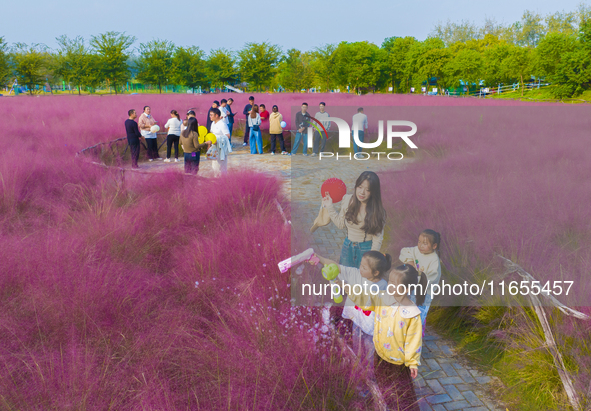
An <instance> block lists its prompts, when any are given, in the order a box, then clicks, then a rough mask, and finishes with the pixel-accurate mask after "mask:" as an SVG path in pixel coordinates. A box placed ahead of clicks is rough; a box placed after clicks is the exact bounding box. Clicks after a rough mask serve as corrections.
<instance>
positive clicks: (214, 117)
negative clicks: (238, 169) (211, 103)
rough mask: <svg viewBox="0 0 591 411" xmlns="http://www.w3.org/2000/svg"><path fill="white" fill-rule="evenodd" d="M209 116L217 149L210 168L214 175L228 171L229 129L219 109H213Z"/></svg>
mask: <svg viewBox="0 0 591 411" xmlns="http://www.w3.org/2000/svg"><path fill="white" fill-rule="evenodd" d="M210 116H211V121H212V123H211V132H212V133H213V134H215V137H216V142H215V146H216V148H217V151H218V159H217V160H214V163H213V164H212V165H211V168H212V170H213V172H214V174H215V176H216V177H219V176H220V175H221V174H226V173H227V172H228V156H229V154H230V153H231V152H232V146H231V145H230V130H229V129H228V125H227V124H226V123H225V122H224V121H223V120H222V118H221V113H220V110H219V109H213V110H211V113H210Z"/></svg>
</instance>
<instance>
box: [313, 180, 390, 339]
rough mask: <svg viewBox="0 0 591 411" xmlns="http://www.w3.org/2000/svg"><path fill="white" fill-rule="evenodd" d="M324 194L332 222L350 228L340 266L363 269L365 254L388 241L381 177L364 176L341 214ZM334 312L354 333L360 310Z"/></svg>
mask: <svg viewBox="0 0 591 411" xmlns="http://www.w3.org/2000/svg"><path fill="white" fill-rule="evenodd" d="M323 194H324V196H323V198H322V206H323V207H325V208H327V209H328V214H329V216H330V219H331V221H332V222H333V223H334V224H335V225H336V226H337V227H338V228H340V229H343V228H346V229H347V237H346V238H345V242H344V243H343V248H342V249H341V258H340V261H339V264H341V265H344V266H347V267H354V268H359V267H360V265H361V260H362V257H363V255H364V254H365V253H366V252H368V251H372V250H373V251H378V252H379V251H380V248H381V247H382V241H383V239H384V226H385V225H386V210H385V209H384V206H383V205H382V193H381V188H380V178H379V177H378V175H377V174H376V173H374V172H373V171H364V172H363V173H361V175H360V176H359V177H358V178H357V181H356V182H355V190H354V193H353V194H348V195H345V196H344V197H343V199H342V202H341V210H340V212H339V213H337V212H336V210H335V208H334V205H333V202H332V198H331V197H330V194H329V193H328V192H327V193H323ZM330 311H331V315H332V317H333V319H334V321H335V324H336V325H337V328H341V327H344V328H341V331H345V332H348V333H353V331H354V330H353V323H352V320H354V319H355V318H357V317H358V316H359V315H360V314H359V312H358V311H359V310H358V307H355V306H351V305H345V306H344V307H343V308H341V307H336V306H335V307H332V308H331V310H330ZM343 320H345V321H343ZM347 320H348V321H347Z"/></svg>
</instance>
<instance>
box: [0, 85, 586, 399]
mask: <svg viewBox="0 0 591 411" xmlns="http://www.w3.org/2000/svg"><path fill="white" fill-rule="evenodd" d="M229 96H232V97H234V98H235V99H236V103H235V104H234V111H235V112H238V113H240V114H238V115H237V117H238V118H244V116H243V115H242V114H241V113H242V109H243V107H244V105H245V104H246V103H247V99H248V95H246V94H240V95H236V94H232V95H230V94H228V95H210V96H194V95H162V96H159V95H133V96H131V95H121V96H104V97H98V96H83V97H78V96H55V97H46V96H43V97H24V96H21V97H18V98H2V99H0V113H1V114H0V130H1V137H0V143H1V144H2V150H1V151H0V232H1V236H0V273H2V274H0V312H1V313H2V314H1V315H0V330H1V332H0V363H1V364H2V368H1V370H0V403H1V404H2V407H3V408H7V409H27V410H47V409H56V410H80V409H88V410H105V409H112V410H124V409H191V410H193V409H196V410H197V409H203V410H212V409H222V408H223V409H228V408H229V409H278V408H283V407H284V408H285V409H298V408H302V409H317V408H319V409H321V408H331V407H332V408H334V409H347V408H349V409H351V408H356V406H355V405H354V404H352V402H351V401H352V400H351V398H352V396H353V395H354V394H352V392H353V393H354V390H351V387H354V386H355V385H356V383H357V381H356V379H357V378H358V374H357V371H356V370H355V369H354V367H353V365H351V364H348V363H346V362H344V361H342V358H341V356H340V353H335V352H334V350H332V348H331V347H332V345H331V344H332V342H331V341H330V340H327V339H326V338H324V335H323V334H322V332H321V330H320V328H321V327H318V325H319V324H320V321H319V315H318V313H317V312H316V311H315V310H312V309H305V308H294V307H292V306H291V303H290V296H291V293H290V289H289V287H288V284H289V277H288V276H287V275H286V274H280V273H279V271H278V269H277V262H279V261H280V260H283V259H285V258H287V257H288V256H289V255H290V253H291V232H290V229H289V228H286V226H284V224H283V219H282V217H281V215H280V214H279V213H278V211H277V209H276V206H275V203H274V200H275V199H278V200H279V201H280V202H282V203H283V205H284V207H285V208H286V209H287V212H288V215H289V207H288V205H287V204H285V202H284V199H282V198H280V197H279V194H278V192H279V188H280V187H279V184H280V183H279V181H278V180H276V179H272V178H269V177H266V176H263V175H258V174H245V173H243V174H237V175H231V176H230V177H228V178H225V179H221V180H215V181H202V182H198V181H197V180H195V179H193V178H190V177H185V176H183V175H180V174H177V173H168V174H162V175H136V174H130V173H125V174H124V175H122V174H121V173H120V172H119V171H114V170H105V169H103V168H100V167H96V166H93V165H91V164H87V163H84V162H81V161H79V160H77V159H76V158H75V157H74V154H75V153H76V152H77V151H79V150H80V149H82V148H84V147H87V146H90V145H93V144H96V143H98V142H101V141H108V140H112V139H115V138H118V137H123V136H124V129H123V122H124V120H125V119H126V118H127V110H128V109H130V108H135V109H137V110H138V111H141V110H142V108H143V106H144V105H150V106H152V109H153V114H154V116H155V117H156V119H157V120H159V121H160V125H161V126H163V125H164V123H165V122H166V120H167V119H168V118H169V117H170V115H169V112H170V110H171V109H176V110H178V111H179V112H180V113H181V114H183V115H184V112H185V110H186V109H188V108H193V107H195V108H196V111H197V112H198V119H199V121H200V122H204V121H205V114H206V113H207V109H208V107H209V106H210V103H211V101H212V100H213V99H217V100H219V99H221V98H223V97H229ZM255 97H256V102H257V103H265V104H266V105H267V107H268V108H270V106H272V105H273V104H278V105H279V106H280V109H281V111H283V112H284V113H289V111H290V109H291V106H292V105H295V106H297V105H299V104H300V103H301V102H303V101H306V102H308V104H310V107H311V109H310V111H311V112H312V113H315V111H316V107H315V106H317V104H318V103H319V102H320V101H325V102H326V103H327V111H329V112H330V106H331V105H333V106H336V105H339V106H343V105H352V106H357V105H358V106H371V105H375V106H385V105H397V106H404V105H409V106H410V105H412V106H414V105H417V106H421V105H438V104H442V105H458V106H462V107H464V106H471V105H475V106H481V105H497V104H498V105H511V106H512V107H517V106H521V105H524V103H517V102H511V103H507V102H497V101H484V100H475V99H451V98H442V97H439V98H438V97H422V96H396V95H394V96H391V95H375V96H372V95H369V96H353V95H344V94H274V95H268V94H255ZM284 107H285V108H284ZM458 109H460V107H459V108H458ZM286 117H288V116H286ZM430 121H431V120H430ZM442 121H443V119H442ZM486 121H489V120H488V119H487V120H486ZM491 122H492V120H491ZM431 125H432V129H433V130H434V131H433V132H432V133H430V134H426V135H425V136H423V137H421V139H420V140H419V141H420V142H421V145H420V147H421V148H422V149H424V150H425V152H427V151H430V152H431V154H432V155H433V158H432V159H429V160H428V161H422V162H420V163H419V162H417V163H416V165H413V166H411V167H409V168H408V169H407V170H406V171H404V172H402V173H400V174H399V175H397V176H396V180H395V181H392V182H391V184H387V183H386V182H387V181H388V177H387V176H383V178H384V183H383V186H384V187H390V188H389V189H385V191H386V193H385V198H386V201H387V202H388V204H389V207H395V208H396V209H398V210H399V211H400V218H398V219H395V220H394V221H396V224H397V226H396V228H395V229H396V230H397V235H396V236H392V241H393V243H392V247H393V248H396V247H399V246H408V245H412V244H414V242H415V241H416V236H417V235H418V232H420V230H422V229H423V228H426V227H430V228H434V229H436V230H438V231H441V232H442V233H443V235H444V246H443V251H444V257H443V258H444V262H446V264H450V257H451V256H453V255H455V254H454V252H455V251H454V250H456V249H461V250H464V249H466V250H468V251H466V253H469V255H470V258H469V262H470V264H473V263H474V261H484V262H487V261H489V259H490V258H491V250H497V249H499V247H500V250H501V251H503V252H504V253H506V254H510V255H511V257H514V258H515V260H516V261H517V262H519V263H520V264H522V265H523V266H524V267H525V268H526V269H527V270H531V272H532V273H534V274H535V275H540V276H543V275H545V272H547V271H550V270H554V271H556V270H559V269H562V270H565V269H568V270H570V271H569V272H572V273H575V274H577V275H581V276H582V275H583V273H584V272H585V271H583V269H585V267H588V264H589V256H588V248H586V247H584V244H585V243H584V241H586V240H585V239H588V237H586V234H585V231H584V229H585V227H587V226H585V224H588V221H589V219H588V207H587V208H586V207H585V205H588V204H589V201H588V200H589V198H588V191H585V190H584V189H581V188H582V187H585V182H586V179H585V175H587V176H588V175H589V174H588V172H589V170H588V166H587V165H588V164H589V162H588V161H587V160H588V154H587V153H588V151H585V150H584V148H585V147H584V145H583V141H584V140H583V138H584V137H583V135H582V134H581V135H578V137H577V139H576V140H573V141H574V142H573V141H570V142H567V143H565V144H566V146H562V147H560V148H552V149H542V148H540V147H539V141H537V140H536V139H535V138H534V136H533V135H532V136H530V137H527V138H524V139H518V140H516V141H513V140H508V138H509V137H507V136H510V135H512V134H511V133H510V130H506V133H505V135H504V136H499V140H498V141H497V140H494V141H496V143H495V144H493V146H492V147H489V145H487V144H483V143H479V142H478V140H476V139H474V138H473V136H472V135H470V134H469V133H465V134H462V131H461V127H458V132H457V134H454V140H453V141H452V140H450V139H449V135H448V134H443V133H438V132H437V127H436V125H437V123H435V122H433V123H431ZM573 127H574V126H573ZM576 130H579V128H576ZM541 131H544V130H541ZM557 131H558V130H557ZM501 134H503V133H501ZM460 141H461V142H463V144H464V146H463V148H462V150H460V151H459V152H457V153H456V152H454V151H453V150H455V149H456V147H457V143H458V142H460ZM490 141H492V140H490ZM527 141H529V142H530V143H531V144H533V145H534V149H533V150H534V151H533V152H532V153H531V156H530V157H527V156H526V158H525V161H524V162H523V164H521V162H522V158H521V157H523V156H524V155H525V154H524V153H525V152H524V151H523V150H524V147H523V145H524V144H525V142H527ZM536 144H537V145H536ZM495 150H496V151H495ZM489 151H491V152H492V153H495V152H496V153H498V152H500V151H503V152H508V153H509V154H508V155H507V158H506V159H505V160H501V161H500V162H497V161H496V159H494V158H493V157H490V158H488V157H487V152H489ZM536 159H542V160H544V164H543V168H542V169H540V165H539V164H538V161H537V160H536ZM493 160H494V161H493ZM532 169H534V170H539V171H538V172H532ZM425 173H426V174H425ZM513 175H518V176H520V177H524V178H525V180H514V179H512V178H511V176H513ZM469 176H478V178H479V179H478V180H474V179H471V178H468V177H469ZM569 179H570V180H569ZM515 181H519V182H515ZM402 182H403V183H402ZM507 182H508V183H509V185H508V186H507ZM548 182H551V184H552V187H551V188H548V187H547V186H548V184H547V183H548ZM554 188H556V189H557V192H554V191H553V189H554ZM388 190H391V191H388ZM491 190H492V191H491ZM489 191H490V192H491V194H489V195H487V194H486V193H488V192H489ZM501 206H502V207H503V208H502V209H500V208H499V207H501ZM478 210H481V211H480V212H478ZM507 210H510V211H511V213H509V212H507ZM391 216H392V214H391ZM587 232H588V231H587ZM572 238H574V239H575V240H576V241H579V242H578V243H576V244H583V246H576V247H575V246H572V245H569V244H572V241H571V240H570V239H572ZM468 240H472V241H473V242H474V243H475V245H474V248H473V249H467V248H466V247H467V246H466V244H467V243H468ZM531 241H533V242H531ZM495 247H497V248H495ZM568 247H574V248H573V249H572V250H571V251H570V254H568V258H563V257H560V258H559V257H558V255H559V254H560V253H561V252H563V251H564V250H565V249H568ZM577 263H580V264H582V265H580V266H577V265H576V264H577ZM561 267H562V268H561ZM577 270H579V271H577ZM587 272H588V270H587ZM196 281H197V282H198V285H197V286H196V285H195V282H196ZM565 327H567V326H566V325H565ZM565 330H566V331H565V332H567V331H568V329H567V328H565ZM585 335H588V333H587V334H585ZM577 336H578V337H579V336H583V334H577ZM575 357H576V356H575ZM581 364H584V362H581ZM357 408H359V407H357Z"/></svg>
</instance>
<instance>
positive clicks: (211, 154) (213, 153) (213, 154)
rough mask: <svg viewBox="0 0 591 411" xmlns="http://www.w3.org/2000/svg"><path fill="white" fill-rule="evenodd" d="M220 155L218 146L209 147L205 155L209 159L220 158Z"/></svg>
mask: <svg viewBox="0 0 591 411" xmlns="http://www.w3.org/2000/svg"><path fill="white" fill-rule="evenodd" d="M219 155H220V153H219V152H218V149H217V147H216V146H211V147H209V149H208V150H207V153H206V154H205V156H206V158H207V159H208V160H218V159H219Z"/></svg>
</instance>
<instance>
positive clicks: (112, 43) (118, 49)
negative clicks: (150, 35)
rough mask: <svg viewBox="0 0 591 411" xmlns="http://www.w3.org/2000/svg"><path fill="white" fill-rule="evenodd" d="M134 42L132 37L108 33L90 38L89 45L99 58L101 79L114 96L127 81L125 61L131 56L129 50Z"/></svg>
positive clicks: (127, 70) (127, 74)
mask: <svg viewBox="0 0 591 411" xmlns="http://www.w3.org/2000/svg"><path fill="white" fill-rule="evenodd" d="M135 40H136V38H135V37H134V36H126V35H125V33H119V32H116V31H108V32H106V33H102V34H99V35H98V36H92V39H91V41H90V45H91V46H92V48H93V49H94V51H95V52H96V53H97V54H98V55H99V56H100V62H99V70H100V74H101V78H102V79H103V80H104V81H105V82H106V83H107V84H108V85H109V86H111V87H113V88H114V89H115V94H117V91H118V87H119V86H121V85H123V84H125V83H126V82H127V80H129V77H130V73H129V66H128V64H127V60H128V59H129V56H130V54H131V53H130V51H129V48H130V47H131V46H132V45H133V43H134V42H135Z"/></svg>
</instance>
